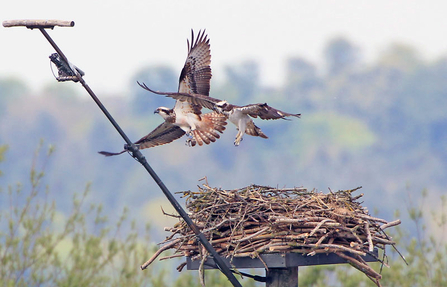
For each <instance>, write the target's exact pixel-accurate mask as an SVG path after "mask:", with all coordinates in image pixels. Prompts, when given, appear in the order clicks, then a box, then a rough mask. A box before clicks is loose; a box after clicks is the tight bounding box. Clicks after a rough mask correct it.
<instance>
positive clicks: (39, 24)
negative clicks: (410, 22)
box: [3, 20, 242, 287]
mask: <svg viewBox="0 0 447 287" xmlns="http://www.w3.org/2000/svg"><path fill="white" fill-rule="evenodd" d="M49 21H53V22H51V23H48V22H49ZM3 26H4V27H14V26H25V27H27V28H29V29H34V28H38V29H39V30H40V32H42V34H43V36H44V37H45V38H46V39H47V40H48V42H49V43H50V44H51V46H52V47H53V48H54V49H55V50H56V52H57V53H58V54H59V56H60V57H61V59H62V60H64V61H65V62H66V63H67V64H68V63H69V62H68V60H67V57H66V56H65V54H64V53H63V52H62V50H61V49H60V48H59V47H58V46H57V45H56V43H55V42H54V41H53V39H52V38H51V37H50V35H49V34H48V33H47V31H46V30H45V29H47V28H51V29H52V28H54V26H62V27H73V26H74V22H73V21H71V22H70V21H57V20H48V21H47V20H12V21H4V22H3ZM70 69H71V67H70ZM72 70H73V73H74V74H75V75H76V78H77V79H78V81H79V82H80V83H81V85H82V86H83V87H84V88H85V90H86V91H87V93H88V94H89V95H90V96H91V97H92V99H93V100H94V101H95V103H96V104H97V105H98V107H99V108H100V109H101V111H102V112H103V113H104V115H105V116H106V117H107V119H108V120H109V121H110V123H111V124H112V125H113V126H114V127H115V129H116V130H117V131H118V133H119V134H120V135H121V137H122V138H123V139H124V141H125V142H126V143H127V145H128V150H129V151H130V152H131V153H132V157H134V158H135V159H136V160H137V161H138V162H139V163H140V164H141V165H142V166H143V167H144V168H145V169H146V171H147V172H148V173H149V174H150V175H151V177H152V179H153V180H154V181H155V182H156V183H157V185H158V186H159V187H160V189H161V191H162V192H163V193H164V195H165V196H166V197H167V198H168V200H169V202H170V203H171V204H172V206H173V207H174V208H175V210H176V211H177V212H178V214H179V215H180V216H181V217H182V218H183V220H184V221H185V222H186V224H188V226H189V227H190V228H191V230H192V231H193V232H194V234H195V235H196V237H197V238H198V240H199V241H200V242H201V243H202V245H203V246H204V247H205V249H206V250H207V251H208V252H209V253H210V254H211V256H212V257H213V259H214V261H215V263H216V265H217V266H218V268H219V269H220V271H221V272H222V273H224V275H225V276H226V277H227V278H228V280H229V281H230V282H231V284H232V285H233V286H235V287H242V285H241V284H240V283H239V281H238V280H237V279H236V277H235V276H234V274H233V273H232V272H231V270H230V268H229V267H228V266H227V265H226V264H225V262H224V260H223V259H222V258H221V257H220V255H219V254H218V253H217V252H216V250H215V249H214V247H213V246H212V245H211V244H210V243H209V241H208V240H207V239H206V237H205V235H204V234H203V233H202V232H200V230H199V228H198V227H197V225H195V224H194V222H193V221H192V220H191V218H190V217H189V216H188V214H187V213H186V211H185V210H184V209H183V207H182V206H181V205H180V204H179V203H178V201H177V200H176V199H175V197H174V196H173V195H172V193H171V192H170V191H169V189H168V188H167V187H166V186H165V184H164V183H163V181H162V180H161V179H160V177H158V175H157V174H156V173H155V171H154V170H153V169H152V167H151V166H150V165H149V163H148V162H147V160H146V158H145V157H144V156H143V154H142V153H141V151H140V150H138V149H137V148H136V146H135V145H134V144H133V143H132V142H131V141H130V139H129V138H128V137H127V135H126V134H125V133H124V131H123V130H122V129H121V127H120V126H119V125H118V123H117V122H116V121H115V119H114V118H113V117H112V115H111V114H110V113H109V112H108V111H107V109H106V108H105V106H104V105H103V104H102V103H101V101H100V100H99V98H98V97H97V96H96V95H95V93H94V92H93V90H92V89H91V88H90V87H89V86H88V85H87V83H86V82H85V81H84V79H83V78H82V75H81V74H80V73H79V72H78V71H76V70H75V69H72ZM146 267H147V266H144V265H142V266H141V269H145V268H146Z"/></svg>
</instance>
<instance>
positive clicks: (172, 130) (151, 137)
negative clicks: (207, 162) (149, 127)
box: [135, 122, 185, 149]
mask: <svg viewBox="0 0 447 287" xmlns="http://www.w3.org/2000/svg"><path fill="white" fill-rule="evenodd" d="M184 134H185V131H184V130H182V129H181V128H180V127H179V126H175V125H173V124H171V123H168V122H163V123H162V124H160V125H159V126H158V127H156V128H155V129H154V130H153V131H152V132H150V133H149V134H148V135H147V136H144V137H142V138H141V139H139V140H138V141H136V142H135V144H136V145H137V147H138V149H145V148H150V147H154V146H159V145H164V144H167V143H170V142H172V141H174V140H176V139H178V138H181V137H182V136H183V135H184Z"/></svg>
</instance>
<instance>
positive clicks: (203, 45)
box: [178, 30, 211, 96]
mask: <svg viewBox="0 0 447 287" xmlns="http://www.w3.org/2000/svg"><path fill="white" fill-rule="evenodd" d="M187 44H188V57H187V58H186V62H185V65H184V66H183V69H182V72H181V73H180V78H179V87H178V92H179V93H187V94H202V95H205V96H208V95H209V93H210V81H211V67H210V64H211V51H210V44H209V39H207V35H206V34H205V30H203V31H199V35H198V36H197V39H196V40H194V32H193V31H192V30H191V44H190V43H189V40H188V41H187Z"/></svg>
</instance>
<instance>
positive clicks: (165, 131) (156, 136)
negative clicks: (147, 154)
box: [98, 122, 195, 156]
mask: <svg viewBox="0 0 447 287" xmlns="http://www.w3.org/2000/svg"><path fill="white" fill-rule="evenodd" d="M184 134H185V131H183V130H182V129H181V128H180V127H178V126H174V125H173V124H171V123H168V122H164V123H162V124H161V125H159V126H158V127H156V128H155V129H154V130H153V131H152V132H150V133H149V134H148V135H147V136H144V137H142V138H141V139H139V140H138V141H136V142H135V145H136V146H137V148H138V149H145V148H150V147H155V146H159V145H164V144H167V143H170V142H172V141H174V140H176V139H178V138H181V137H182V136H183V135H184ZM192 145H193V146H194V145H195V142H193V143H192ZM126 146H127V144H126V145H125V146H124V150H122V151H120V152H108V151H100V152H98V153H100V154H102V155H105V156H115V155H120V154H122V153H124V152H126V151H128V149H127V148H126Z"/></svg>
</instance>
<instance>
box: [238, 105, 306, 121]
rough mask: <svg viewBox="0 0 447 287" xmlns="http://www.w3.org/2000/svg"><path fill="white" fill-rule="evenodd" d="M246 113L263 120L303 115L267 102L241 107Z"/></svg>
mask: <svg viewBox="0 0 447 287" xmlns="http://www.w3.org/2000/svg"><path fill="white" fill-rule="evenodd" d="M241 109H242V110H243V112H244V113H246V114H248V115H249V116H251V117H253V118H257V117H259V118H261V119H263V120H277V119H285V118H286V117H297V118H299V117H301V114H291V113H286V112H283V111H280V110H278V109H275V108H273V107H271V106H269V105H267V103H264V104H251V105H246V106H243V107H241Z"/></svg>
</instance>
